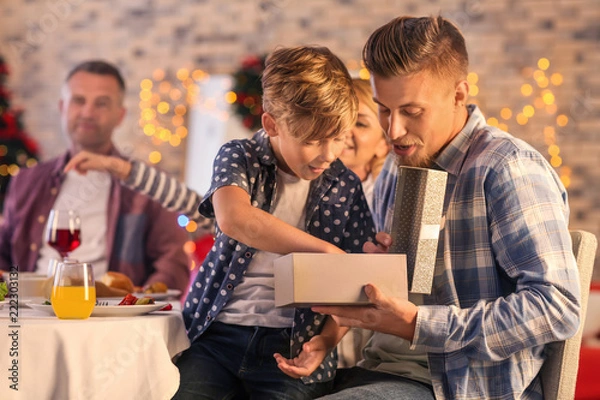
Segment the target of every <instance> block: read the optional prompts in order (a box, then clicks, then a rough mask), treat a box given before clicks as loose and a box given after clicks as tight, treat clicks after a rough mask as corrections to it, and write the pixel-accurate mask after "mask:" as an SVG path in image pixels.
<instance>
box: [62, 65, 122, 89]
mask: <svg viewBox="0 0 600 400" xmlns="http://www.w3.org/2000/svg"><path fill="white" fill-rule="evenodd" d="M81 71H83V72H89V73H90V74H97V75H110V76H112V77H114V78H115V79H116V80H117V83H118V84H119V87H120V88H121V91H123V92H125V80H124V79H123V76H121V72H119V69H118V68H117V67H115V66H114V65H113V64H110V63H108V62H106V61H102V60H90V61H84V62H82V63H80V64H78V65H76V66H75V67H74V68H73V69H72V70H71V71H70V72H69V74H68V75H67V78H66V79H65V82H68V81H69V79H71V77H72V76H73V75H75V74H76V73H77V72H81Z"/></svg>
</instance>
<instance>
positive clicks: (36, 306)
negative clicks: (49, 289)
mask: <svg viewBox="0 0 600 400" xmlns="http://www.w3.org/2000/svg"><path fill="white" fill-rule="evenodd" d="M27 306H28V307H31V308H33V309H34V310H36V311H41V312H44V313H46V314H48V315H52V316H54V310H53V309H52V306H51V305H48V304H28V305H27Z"/></svg>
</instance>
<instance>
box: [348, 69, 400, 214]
mask: <svg viewBox="0 0 600 400" xmlns="http://www.w3.org/2000/svg"><path fill="white" fill-rule="evenodd" d="M352 83H353V85H354V90H355V92H356V96H357V97H358V119H357V120H356V124H355V125H354V128H353V129H352V134H351V135H349V136H348V137H347V138H346V148H345V149H344V152H343V153H342V155H341V156H340V160H342V162H343V163H344V165H345V166H346V167H348V168H350V169H351V170H352V172H354V173H355V174H356V175H358V177H359V178H360V180H361V182H362V186H363V191H364V192H365V196H366V197H367V203H368V204H369V207H370V208H371V210H372V209H373V207H372V201H373V187H374V185H375V179H376V178H377V175H379V172H380V171H381V168H382V167H383V163H384V161H385V158H386V156H387V154H388V153H389V151H390V146H389V144H388V142H387V139H386V136H385V134H384V132H383V129H381V126H380V125H379V119H378V117H377V104H375V102H374V101H373V92H372V90H371V85H370V84H369V81H366V80H363V79H353V80H352Z"/></svg>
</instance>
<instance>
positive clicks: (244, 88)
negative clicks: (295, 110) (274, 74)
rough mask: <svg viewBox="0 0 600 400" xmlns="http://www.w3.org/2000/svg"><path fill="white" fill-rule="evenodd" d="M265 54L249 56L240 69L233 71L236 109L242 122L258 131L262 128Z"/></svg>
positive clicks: (234, 105)
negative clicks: (262, 77) (262, 81)
mask: <svg viewBox="0 0 600 400" xmlns="http://www.w3.org/2000/svg"><path fill="white" fill-rule="evenodd" d="M265 58H266V57H265V56H261V57H258V56H248V57H246V58H245V59H244V60H243V61H242V66H241V68H240V69H239V70H237V71H236V72H234V73H233V79H234V85H233V92H234V93H235V95H236V98H235V102H234V103H233V107H234V111H235V113H236V114H237V115H239V116H240V118H241V120H242V124H243V125H244V126H245V127H246V128H248V129H250V130H251V131H253V132H254V131H256V130H258V129H260V128H262V122H261V116H262V113H263V108H262V83H261V76H262V73H263V71H264V69H265Z"/></svg>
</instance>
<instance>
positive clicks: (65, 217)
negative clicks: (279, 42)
mask: <svg viewBox="0 0 600 400" xmlns="http://www.w3.org/2000/svg"><path fill="white" fill-rule="evenodd" d="M46 242H47V243H48V244H49V245H50V246H52V247H53V248H54V249H55V250H56V251H58V253H59V254H60V256H61V257H62V258H63V260H66V259H67V257H68V256H69V253H70V252H72V251H73V250H75V249H76V248H77V247H79V245H80V244H81V219H80V218H79V214H77V211H74V210H56V209H53V210H51V211H50V215H48V223H47V224H46Z"/></svg>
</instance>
